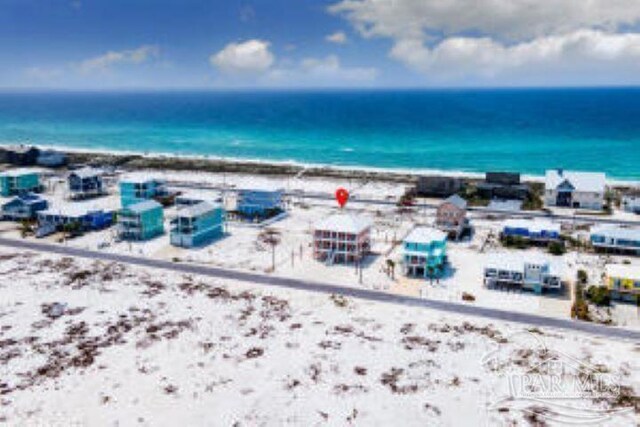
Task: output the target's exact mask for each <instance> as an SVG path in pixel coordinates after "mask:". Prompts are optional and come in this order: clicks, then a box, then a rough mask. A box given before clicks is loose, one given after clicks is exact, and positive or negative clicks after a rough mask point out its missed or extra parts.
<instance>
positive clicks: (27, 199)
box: [3, 193, 45, 206]
mask: <svg viewBox="0 0 640 427" xmlns="http://www.w3.org/2000/svg"><path fill="white" fill-rule="evenodd" d="M42 201H45V199H43V198H42V197H40V196H38V195H37V194H33V193H27V194H21V195H19V196H14V197H12V198H10V199H9V200H8V201H7V202H6V203H4V204H3V206H6V205H8V204H10V203H16V202H20V203H24V204H25V205H33V204H35V203H40V202H42Z"/></svg>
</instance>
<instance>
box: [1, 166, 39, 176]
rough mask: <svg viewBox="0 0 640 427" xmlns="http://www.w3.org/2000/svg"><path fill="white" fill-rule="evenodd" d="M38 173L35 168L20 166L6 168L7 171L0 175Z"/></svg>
mask: <svg viewBox="0 0 640 427" xmlns="http://www.w3.org/2000/svg"><path fill="white" fill-rule="evenodd" d="M37 173H38V171H37V170H35V169H29V168H18V169H9V170H6V171H4V172H2V173H0V176H9V177H17V176H22V175H32V174H37Z"/></svg>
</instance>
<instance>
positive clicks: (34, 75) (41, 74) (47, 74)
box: [25, 67, 63, 82]
mask: <svg viewBox="0 0 640 427" xmlns="http://www.w3.org/2000/svg"><path fill="white" fill-rule="evenodd" d="M25 74H26V75H27V77H29V78H30V79H33V80H38V81H41V82H49V81H52V80H56V79H57V78H59V77H60V76H62V74H63V73H62V70H61V69H59V68H48V67H29V68H27V69H25Z"/></svg>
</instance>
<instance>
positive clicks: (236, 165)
mask: <svg viewBox="0 0 640 427" xmlns="http://www.w3.org/2000/svg"><path fill="white" fill-rule="evenodd" d="M34 146H35V147H38V148H39V149H42V150H55V151H58V152H62V153H64V154H65V155H66V156H67V158H68V160H69V162H70V163H86V164H93V165H107V166H117V167H121V168H123V169H130V170H140V169H160V170H175V171H199V172H212V173H232V174H256V175H271V176H291V175H298V174H304V175H305V176H308V177H314V178H334V179H335V178H338V179H346V178H349V179H365V180H376V181H382V182H396V183H407V184H411V183H415V182H416V180H417V179H418V177H420V176H447V177H455V178H461V179H463V180H468V181H470V182H473V181H478V180H482V179H484V173H480V172H469V171H460V170H442V169H403V168H380V167H373V166H348V165H331V164H321V163H301V162H297V161H293V160H282V161H273V160H261V159H250V158H236V157H224V156H209V155H188V154H177V153H150V152H139V151H134V150H130V151H122V150H107V149H90V148H79V147H69V146H63V145H34ZM6 147H10V145H8V144H6V145H5V144H0V150H4V149H5V148H6ZM594 171H595V170H594ZM486 172H489V171H486ZM521 179H522V181H523V182H529V183H543V182H544V176H543V175H531V174H522V175H521ZM607 182H608V183H609V184H610V185H612V186H617V187H629V186H634V185H640V181H637V180H633V179H619V178H616V179H610V178H607Z"/></svg>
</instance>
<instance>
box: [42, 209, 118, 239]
mask: <svg viewBox="0 0 640 427" xmlns="http://www.w3.org/2000/svg"><path fill="white" fill-rule="evenodd" d="M113 216H114V212H113V211H112V210H110V209H103V208H101V207H99V206H96V205H93V204H85V203H81V204H66V205H64V206H62V207H61V208H56V209H52V208H49V209H47V210H43V211H41V212H38V232H37V234H36V235H37V236H40V237H43V236H46V235H48V234H51V233H53V232H55V231H56V230H60V229H62V228H64V227H65V226H68V225H75V226H76V227H77V228H78V230H79V231H95V230H102V229H104V228H107V227H110V226H111V225H113Z"/></svg>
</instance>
